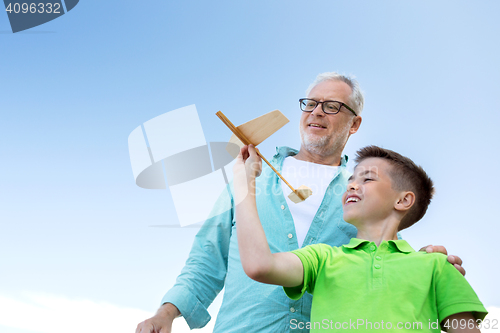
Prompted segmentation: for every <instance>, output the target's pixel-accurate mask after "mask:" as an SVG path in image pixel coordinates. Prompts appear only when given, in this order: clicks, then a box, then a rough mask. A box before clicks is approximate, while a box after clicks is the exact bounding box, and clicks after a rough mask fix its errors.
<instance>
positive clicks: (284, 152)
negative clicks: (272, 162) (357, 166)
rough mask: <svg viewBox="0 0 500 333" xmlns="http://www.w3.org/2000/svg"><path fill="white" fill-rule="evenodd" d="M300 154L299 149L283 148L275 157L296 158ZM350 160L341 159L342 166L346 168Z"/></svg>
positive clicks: (277, 151)
mask: <svg viewBox="0 0 500 333" xmlns="http://www.w3.org/2000/svg"><path fill="white" fill-rule="evenodd" d="M298 153H299V151H298V150H297V149H293V148H290V147H286V146H282V147H276V155H274V157H275V158H277V159H284V158H285V157H288V156H295V155H297V154H298ZM348 159H349V158H348V157H347V155H344V156H342V157H341V158H340V166H341V167H344V168H345V167H346V165H347V160H348Z"/></svg>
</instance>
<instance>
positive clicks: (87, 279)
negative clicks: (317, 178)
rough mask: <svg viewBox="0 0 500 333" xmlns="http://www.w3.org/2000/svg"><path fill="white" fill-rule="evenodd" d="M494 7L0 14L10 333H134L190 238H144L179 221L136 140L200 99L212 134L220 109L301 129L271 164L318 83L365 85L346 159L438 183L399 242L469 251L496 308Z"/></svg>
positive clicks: (336, 5) (0, 245)
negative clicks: (408, 170)
mask: <svg viewBox="0 0 500 333" xmlns="http://www.w3.org/2000/svg"><path fill="white" fill-rule="evenodd" d="M499 12H500V2H497V1H493V0H492V1H461V0H459V1H457V0H454V1H430V0H425V1H383V0H379V1H372V0H370V1H368V0H364V1H362V0H359V1H309V2H307V3H305V2H299V1H293V0H292V1H290V0H288V1H273V2H271V1H260V0H257V1H251V2H250V1H247V2H242V1H239V2H236V1H212V2H201V1H178V2H172V1H157V0H154V1H147V2H144V1H142V2H137V1H116V0H111V1H84V0H82V1H80V3H79V4H78V5H77V6H76V7H75V8H74V9H73V10H72V11H71V12H69V13H68V14H66V15H63V16H61V17H60V18H58V19H56V20H54V21H51V22H49V23H46V24H44V25H41V26H39V27H36V28H33V29H30V30H27V31H25V32H20V33H16V34H12V32H11V30H10V26H9V21H8V18H7V14H6V13H5V12H4V13H3V14H2V13H0V96H1V101H2V103H1V108H0V121H1V122H0V123H1V125H2V130H1V132H0V133H1V134H0V135H1V140H0V158H1V163H0V175H1V181H0V226H1V229H2V230H1V232H0V331H1V332H7V333H35V332H50V333H58V332H68V326H71V327H72V329H71V331H72V332H90V331H92V332H97V333H100V332H126V331H128V332H133V331H134V329H135V325H136V324H137V323H138V322H139V321H141V320H143V319H145V318H147V317H148V316H149V315H151V314H152V313H153V312H154V311H155V310H156V308H157V307H158V305H159V302H160V300H161V298H162V296H163V294H164V293H165V292H166V291H167V290H168V289H169V288H170V287H171V286H172V285H173V283H174V281H175V278H176V276H177V275H178V273H179V272H180V270H181V268H182V266H183V264H184V262H185V260H186V258H187V255H188V253H189V249H190V245H191V242H192V239H193V237H194V234H195V233H196V231H197V229H196V228H158V227H151V226H152V225H158V224H175V223H177V217H176V214H175V210H174V206H173V204H172V200H171V197H170V193H169V191H168V190H145V189H142V188H139V187H138V186H136V185H135V183H134V178H133V175H132V169H131V166H130V159H129V154H128V147H127V138H128V135H129V134H130V133H131V132H132V130H133V129H135V128H136V127H137V126H139V125H141V124H143V123H144V122H146V121H148V120H150V119H152V118H154V117H156V116H158V115H161V114H163V113H165V112H168V111H170V110H174V109H177V108H180V107H183V106H186V105H190V104H196V107H197V109H198V113H199V117H200V120H201V124H202V127H203V130H204V134H205V138H206V141H207V142H213V141H224V140H228V138H229V137H230V132H229V131H228V130H227V129H226V127H225V126H224V125H223V124H222V122H221V121H220V120H219V119H218V118H217V117H216V116H215V112H217V111H218V110H222V111H223V112H224V113H225V114H226V115H227V116H228V117H229V118H230V119H231V120H232V121H233V122H234V123H235V124H240V123H243V122H245V121H248V120H250V119H252V118H255V117H257V116H259V115H262V114H264V113H266V112H269V111H271V110H274V109H279V110H281V111H282V112H283V113H284V114H285V115H286V116H287V117H288V118H289V119H290V123H289V124H287V125H286V126H285V127H284V128H283V129H281V130H280V131H279V132H277V133H276V134H274V135H273V136H272V137H270V138H269V139H268V140H267V141H266V142H264V143H263V144H262V145H261V146H260V148H261V151H262V152H263V154H264V155H265V156H267V157H271V156H272V155H273V153H274V147H275V146H279V145H289V146H292V147H296V148H298V147H299V144H300V141H299V134H298V119H299V117H300V113H301V111H300V109H299V107H298V101H297V100H298V99H299V98H302V97H305V89H306V88H307V87H308V85H309V84H310V82H312V81H313V80H314V78H315V76H316V75H317V74H318V73H321V72H325V71H338V72H341V73H345V74H354V75H355V76H356V77H357V78H358V80H359V82H360V84H361V86H362V89H363V91H364V92H365V98H366V103H365V109H364V112H363V123H362V125H361V128H360V130H359V132H358V133H356V134H355V135H354V136H352V137H351V139H350V140H349V143H348V146H347V147H346V150H345V152H346V153H347V154H348V155H349V156H351V157H353V156H354V152H355V151H356V149H357V148H360V147H362V146H364V145H368V144H376V145H380V146H383V147H385V148H389V149H393V150H396V151H398V152H400V153H402V154H404V155H407V156H409V157H411V158H412V159H414V160H415V161H416V162H417V163H419V164H421V165H422V166H424V168H425V169H426V170H427V171H428V173H429V174H430V175H431V177H432V178H433V180H434V181H435V185H436V189H437V192H436V195H435V199H434V200H433V202H432V204H431V206H430V208H429V211H428V214H427V215H426V216H425V218H424V219H423V220H422V221H421V222H419V223H418V224H417V225H415V226H413V227H412V228H410V229H409V230H407V231H404V232H403V237H404V238H405V239H407V240H408V241H409V242H410V244H412V245H413V247H414V248H417V249H418V248H420V247H422V246H424V245H427V244H442V245H445V246H446V247H447V249H448V251H449V252H450V253H452V254H457V255H459V256H460V257H461V258H462V259H463V260H464V267H465V268H466V270H467V276H466V277H467V279H468V281H469V282H470V283H471V285H472V286H473V287H474V289H475V290H476V292H477V294H478V295H479V297H480V299H481V300H482V301H483V302H484V303H485V305H486V306H487V307H489V308H492V309H493V308H494V307H496V308H500V290H499V287H498V282H495V281H498V277H499V275H500V269H499V265H498V256H497V253H498V250H497V247H496V245H495V244H496V242H497V241H498V240H497V236H498V234H499V232H500V227H499V226H498V224H499V221H498V217H497V214H496V208H498V206H497V204H495V202H494V201H495V199H494V198H495V196H494V195H492V194H491V191H495V190H496V189H497V188H500V180H499V178H498V177H496V176H495V172H496V171H495V168H496V166H497V164H498V163H500V160H499V158H498V148H495V147H497V146H498V144H499V141H500V140H499V138H500V136H499V132H498V130H497V129H495V127H496V126H497V125H498V123H499V120H500V116H499V110H500V98H499V96H500V95H499V93H498V92H499V88H500V83H499V80H498V78H499V76H500V66H499V64H498V54H500V43H499V40H498V39H499V37H498V32H499V31H500V23H499V20H498V14H499ZM179 126H184V127H185V129H186V131H189V130H190V119H185V122H184V123H182V124H179ZM350 167H351V168H352V164H350ZM492 200H493V202H492ZM217 304H220V301H216V304H215V306H214V307H213V308H212V309H211V311H212V313H213V314H216V312H217ZM499 317H500V315H499ZM124 318H125V319H124ZM179 325H180V324H179ZM209 325H213V321H212V323H211V324H209ZM89 327H91V328H89ZM206 331H209V330H206ZM178 332H181V328H179V329H178Z"/></svg>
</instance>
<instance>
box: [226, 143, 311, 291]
mask: <svg viewBox="0 0 500 333" xmlns="http://www.w3.org/2000/svg"><path fill="white" fill-rule="evenodd" d="M261 171H262V161H261V159H260V157H259V156H258V155H257V151H256V150H255V148H254V147H253V146H252V145H250V146H245V147H243V148H241V150H240V154H239V155H238V158H237V160H236V164H235V165H234V172H233V175H234V179H233V182H234V193H235V204H236V232H237V236H238V248H239V251H240V258H241V264H242V265H243V270H244V271H245V273H246V274H247V275H248V276H249V277H250V278H251V279H253V280H256V281H258V282H263V283H268V284H277V285H281V286H285V287H296V286H299V285H301V284H302V282H303V274H304V273H303V270H304V269H303V267H302V262H301V261H300V259H299V258H298V257H297V256H296V255H295V254H293V253H289V252H284V253H274V254H273V253H271V250H270V249H269V245H268V243H267V239H266V234H265V233H264V229H263V228H262V224H261V223H260V219H259V214H258V212H257V204H256V201H255V178H256V177H258V176H259V175H260V172H261Z"/></svg>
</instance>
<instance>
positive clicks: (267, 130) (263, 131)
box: [216, 110, 312, 203]
mask: <svg viewBox="0 0 500 333" xmlns="http://www.w3.org/2000/svg"><path fill="white" fill-rule="evenodd" d="M216 115H217V117H219V118H220V119H221V120H222V122H223V123H224V124H226V126H227V127H228V128H229V129H230V130H231V132H233V133H234V135H233V136H232V137H231V139H230V140H229V142H230V143H234V144H236V145H238V146H239V147H242V146H243V145H249V144H252V145H254V146H257V145H258V144H259V143H261V142H262V141H264V140H265V139H267V138H268V137H269V136H271V134H273V133H274V132H276V131H277V130H279V129H280V128H281V127H283V126H284V125H285V124H286V123H288V119H287V118H286V117H285V116H284V115H283V113H281V112H280V111H278V110H274V111H271V112H269V113H266V114H265V115H263V116H260V117H257V118H255V119H253V120H250V121H248V122H246V123H244V124H242V125H240V126H238V127H235V126H234V125H233V123H232V122H231V121H229V119H227V117H226V116H225V115H224V114H223V113H222V112H221V111H219V112H217V113H216ZM233 154H234V152H233ZM257 154H258V155H259V156H260V157H261V158H262V160H264V162H266V163H267V165H269V167H271V169H273V171H274V172H275V173H276V174H277V175H278V177H280V178H281V180H283V181H284V182H285V184H286V185H288V187H289V188H290V189H291V190H292V193H290V195H289V196H288V198H289V199H290V200H292V201H293V202H294V203H299V202H302V201H304V200H306V199H307V198H308V197H309V196H310V195H311V194H312V190H311V189H310V188H309V187H307V186H305V185H301V186H299V187H298V188H297V189H294V188H293V187H292V185H290V183H289V182H287V181H286V180H285V178H283V176H282V175H281V174H280V173H279V172H278V170H276V169H275V168H274V167H273V166H272V165H271V163H269V162H268V161H267V160H266V158H265V157H264V156H262V155H261V153H260V152H259V150H257ZM233 157H236V156H234V155H233Z"/></svg>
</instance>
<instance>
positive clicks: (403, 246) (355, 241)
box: [344, 238, 415, 253]
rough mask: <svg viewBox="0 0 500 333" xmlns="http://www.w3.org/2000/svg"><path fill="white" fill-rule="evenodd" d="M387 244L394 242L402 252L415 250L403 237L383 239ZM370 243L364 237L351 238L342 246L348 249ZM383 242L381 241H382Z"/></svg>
mask: <svg viewBox="0 0 500 333" xmlns="http://www.w3.org/2000/svg"><path fill="white" fill-rule="evenodd" d="M384 242H387V243H389V244H394V246H395V247H396V249H398V251H399V252H403V253H410V252H415V250H414V249H413V248H412V247H411V246H410V244H408V242H407V241H405V240H403V239H398V240H390V241H384ZM366 243H370V241H368V240H366V239H359V238H351V241H350V242H349V244H346V245H344V247H347V248H350V249H355V248H357V247H358V246H360V245H363V244H366ZM382 243H383V242H382Z"/></svg>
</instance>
